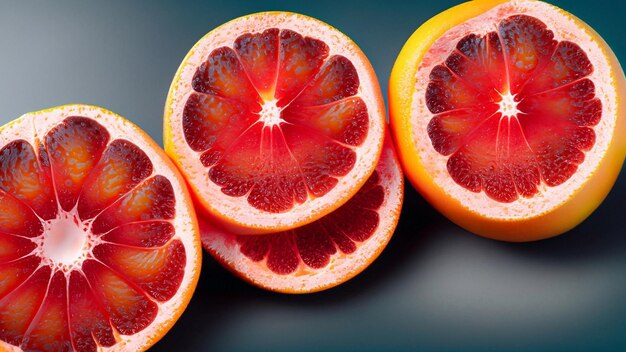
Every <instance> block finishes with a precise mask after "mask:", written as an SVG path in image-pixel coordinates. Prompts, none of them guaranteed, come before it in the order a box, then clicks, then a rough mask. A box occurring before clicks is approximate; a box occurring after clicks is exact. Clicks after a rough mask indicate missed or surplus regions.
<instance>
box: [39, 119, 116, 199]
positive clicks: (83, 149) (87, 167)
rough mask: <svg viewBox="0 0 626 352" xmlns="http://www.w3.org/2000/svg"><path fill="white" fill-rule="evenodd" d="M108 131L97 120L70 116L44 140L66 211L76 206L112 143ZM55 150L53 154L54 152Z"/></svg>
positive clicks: (58, 191)
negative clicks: (92, 171) (96, 165)
mask: <svg viewBox="0 0 626 352" xmlns="http://www.w3.org/2000/svg"><path fill="white" fill-rule="evenodd" d="M109 138H110V136H109V133H108V132H107V130H106V129H105V128H104V127H103V126H101V125H100V124H98V123H96V122H95V121H93V120H91V119H88V118H85V117H80V116H70V117H68V118H67V119H66V120H65V123H63V124H60V125H58V126H55V127H54V128H53V129H52V130H50V131H49V132H48V133H47V134H46V137H45V139H44V140H45V150H46V154H45V155H49V159H50V164H51V169H52V173H53V178H54V183H55V189H56V192H57V197H58V199H59V204H60V205H61V207H62V208H63V210H65V211H70V210H72V208H73V207H74V206H75V205H76V200H77V199H78V194H79V193H80V191H81V189H82V187H83V183H84V182H85V178H86V177H87V176H88V175H89V174H90V173H91V170H92V168H93V167H94V166H95V164H96V163H97V162H98V160H100V157H101V155H102V152H103V151H104V148H105V147H106V145H107V143H108V142H109ZM51 151H52V153H51Z"/></svg>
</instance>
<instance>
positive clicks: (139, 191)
mask: <svg viewBox="0 0 626 352" xmlns="http://www.w3.org/2000/svg"><path fill="white" fill-rule="evenodd" d="M174 198H175V197H174V190H173V188H172V185H171V183H170V181H168V180H167V179H166V178H164V177H163V176H160V175H158V176H155V177H153V178H150V179H148V180H146V181H145V182H143V183H142V184H140V185H138V186H137V187H136V188H135V189H133V190H132V191H131V192H129V193H128V194H126V195H125V196H123V197H122V198H121V199H120V200H119V201H118V202H117V203H115V204H113V205H111V206H110V207H108V208H107V209H106V210H104V211H103V212H102V213H101V214H100V216H98V217H97V218H96V219H95V220H94V221H93V228H92V231H93V232H94V233H96V234H101V233H105V232H107V231H110V230H112V229H114V228H115V227H117V226H121V225H124V224H128V223H133V222H139V221H148V220H161V219H164V220H168V219H172V218H174V215H175V199H174Z"/></svg>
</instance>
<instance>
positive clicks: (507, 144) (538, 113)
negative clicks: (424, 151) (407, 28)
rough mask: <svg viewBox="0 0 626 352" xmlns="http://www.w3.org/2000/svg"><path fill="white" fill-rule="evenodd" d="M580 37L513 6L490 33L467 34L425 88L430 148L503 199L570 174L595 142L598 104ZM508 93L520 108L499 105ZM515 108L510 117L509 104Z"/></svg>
mask: <svg viewBox="0 0 626 352" xmlns="http://www.w3.org/2000/svg"><path fill="white" fill-rule="evenodd" d="M592 72H593V66H592V64H591V63H590V61H589V59H588V58H587V55H586V54H585V53H584V52H583V51H582V50H581V49H580V47H579V46H578V45H576V44H575V43H572V42H568V41H561V42H557V41H555V40H554V38H553V33H552V31H550V30H549V29H548V28H547V27H546V26H545V24H543V23H542V22H541V21H539V20H538V19H536V18H533V17H530V16H526V15H517V16H511V17H509V18H507V19H505V20H503V21H502V22H501V23H499V24H498V31H497V32H491V33H488V34H487V35H485V36H484V37H479V36H477V35H475V34H470V35H468V36H466V37H465V38H463V39H461V40H460V41H459V43H458V44H457V46H456V50H455V51H454V52H453V53H452V54H451V55H450V56H449V57H448V58H447V59H446V61H445V63H444V64H440V65H437V66H435V67H434V68H433V69H432V71H431V74H430V82H429V85H428V87H427V90H426V97H425V98H426V104H427V106H428V108H429V110H430V112H431V113H433V114H434V116H433V117H432V118H431V120H430V122H429V124H428V135H429V137H430V139H431V143H432V145H433V148H434V149H435V150H436V151H437V152H438V153H440V154H442V155H445V156H449V158H448V161H447V170H448V173H449V174H450V176H451V177H452V179H453V180H454V181H455V182H456V183H457V184H459V185H460V186H462V187H463V188H465V189H467V190H470V191H472V192H481V191H484V192H485V194H486V195H487V196H488V197H490V198H492V199H494V200H496V201H500V202H513V201H515V200H516V199H518V198H519V196H522V197H526V198H529V197H532V196H534V195H535V194H537V192H538V187H539V185H540V184H541V183H542V182H543V183H545V184H546V185H548V186H556V185H559V184H562V183H563V182H566V181H567V180H568V179H569V178H570V177H571V176H572V175H573V174H574V173H575V172H576V170H577V168H578V165H579V164H580V163H582V162H583V160H584V157H585V154H584V152H585V151H588V150H590V149H591V148H592V147H593V145H594V143H595V133H594V131H593V128H592V126H594V125H596V124H597V123H598V122H599V121H600V118H601V112H602V103H601V101H600V100H599V99H598V98H596V97H595V92H594V85H593V82H592V81H591V80H589V79H588V78H585V77H587V76H588V75H590V74H591V73H592ZM509 101H510V102H512V103H513V104H514V107H513V108H511V107H504V106H500V105H501V102H503V103H502V104H504V102H509ZM510 111H516V113H513V114H512V115H513V116H506V115H504V113H508V112H510Z"/></svg>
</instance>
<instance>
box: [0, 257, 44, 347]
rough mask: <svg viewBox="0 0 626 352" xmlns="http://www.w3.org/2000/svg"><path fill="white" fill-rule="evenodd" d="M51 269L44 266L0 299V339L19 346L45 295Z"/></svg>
mask: <svg viewBox="0 0 626 352" xmlns="http://www.w3.org/2000/svg"><path fill="white" fill-rule="evenodd" d="M50 273H51V270H50V268H49V267H47V266H44V267H42V268H40V269H39V270H37V272H35V274H33V275H32V276H31V277H30V278H29V279H28V280H26V281H25V282H24V283H23V284H22V285H20V286H19V287H18V288H17V289H15V290H14V291H13V292H11V293H10V294H8V295H7V296H5V297H4V298H2V299H1V300H0V339H2V340H4V341H6V342H8V343H10V344H12V345H16V346H19V345H21V344H22V340H23V339H24V334H25V333H26V331H27V330H28V327H29V326H30V325H31V322H32V321H33V319H34V318H35V315H36V314H37V311H38V310H39V307H40V306H41V302H43V299H44V297H45V294H46V291H47V288H48V283H49V282H50Z"/></svg>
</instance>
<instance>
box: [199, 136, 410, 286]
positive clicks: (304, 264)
mask: <svg viewBox="0 0 626 352" xmlns="http://www.w3.org/2000/svg"><path fill="white" fill-rule="evenodd" d="M403 191H404V177H403V175H402V170H401V168H400V164H399V162H398V160H397V158H396V155H395V152H394V150H393V145H392V142H391V138H387V140H386V142H385V144H384V148H383V151H382V156H381V158H380V161H379V163H378V166H377V167H376V170H375V171H374V173H373V174H372V175H371V176H370V177H369V179H368V180H367V182H366V183H365V184H364V185H363V187H361V189H360V190H359V191H358V192H357V194H356V195H354V196H353V197H352V198H351V199H350V200H349V201H348V202H347V203H345V204H344V205H343V206H341V207H339V208H338V209H336V210H335V211H333V212H332V213H330V214H328V215H326V216H324V217H322V218H320V219H318V220H317V221H315V222H313V223H310V224H307V225H304V226H302V227H298V228H296V229H293V230H287V231H282V232H278V233H272V234H263V235H257V236H252V235H236V234H233V233H232V232H230V231H227V230H224V229H223V228H220V227H219V226H216V225H214V224H212V223H211V222H210V220H206V219H203V218H201V219H200V232H201V240H202V245H203V246H204V248H205V249H206V250H207V251H208V252H209V253H211V255H213V257H215V258H216V259H217V260H218V261H219V262H220V263H221V264H222V265H223V266H224V267H226V268H227V269H229V270H230V271H232V272H233V273H235V274H236V275H237V276H239V277H241V278H243V279H244V280H246V281H248V282H250V283H252V284H253V285H256V286H259V287H262V288H264V289H267V290H271V291H277V292H283V293H309V292H315V291H320V290H324V289H328V288H331V287H334V286H337V285H339V284H341V283H343V282H345V281H347V280H349V279H350V278H352V277H354V276H355V275H357V274H358V273H360V272H361V271H362V270H364V269H365V268H367V267H368V266H369V265H370V264H371V263H372V262H373V261H374V260H375V259H376V258H377V257H378V255H379V254H380V253H381V252H382V250H383V249H384V248H385V246H386V245H387V243H388V242H389V239H390V238H391V236H392V234H393V232H394V230H395V228H396V225H397V224H398V217H399V216H400V209H401V207H402V197H403Z"/></svg>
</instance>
